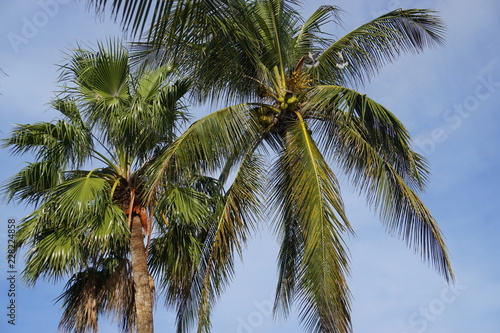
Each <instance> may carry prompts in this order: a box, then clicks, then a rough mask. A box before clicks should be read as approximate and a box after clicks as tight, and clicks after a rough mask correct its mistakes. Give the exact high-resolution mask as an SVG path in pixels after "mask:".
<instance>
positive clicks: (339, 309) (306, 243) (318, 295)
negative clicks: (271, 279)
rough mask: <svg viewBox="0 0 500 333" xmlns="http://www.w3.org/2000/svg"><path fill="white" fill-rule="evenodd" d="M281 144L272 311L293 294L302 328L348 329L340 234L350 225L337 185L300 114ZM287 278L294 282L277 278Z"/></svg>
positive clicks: (344, 258) (286, 303)
mask: <svg viewBox="0 0 500 333" xmlns="http://www.w3.org/2000/svg"><path fill="white" fill-rule="evenodd" d="M284 144H285V146H284V148H283V151H282V152H281V154H280V156H279V158H278V160H277V162H276V165H275V167H274V170H275V174H274V175H273V178H272V181H273V183H272V188H273V202H274V206H273V208H274V209H275V211H277V212H279V216H278V217H277V219H278V225H277V230H278V232H279V234H280V236H281V237H283V240H284V242H283V245H282V248H281V251H280V255H282V256H283V257H280V272H281V274H280V281H279V283H278V290H277V297H278V298H277V300H276V303H275V309H277V310H279V309H284V310H285V311H284V313H285V314H286V313H287V311H288V307H289V304H290V301H291V299H290V298H291V297H294V300H295V301H298V303H299V306H300V314H301V319H302V321H303V323H304V325H305V327H306V328H307V329H308V331H311V332H349V331H350V326H351V324H350V314H349V313H350V306H349V303H350V300H349V299H350V295H349V291H348V288H347V284H346V280H345V275H346V274H348V255H347V252H346V251H345V249H344V246H345V244H344V241H343V239H342V236H343V235H344V234H345V233H346V232H350V231H351V227H350V225H349V222H348V221H347V217H346V216H345V212H344V206H343V203H342V199H341V196H340V192H339V185H338V183H337V180H336V178H335V175H334V174H333V172H332V171H331V170H330V168H329V167H328V164H327V163H326V162H325V161H324V159H323V157H322V155H321V153H320V151H319V150H318V148H317V147H316V144H315V143H314V141H313V140H312V138H311V136H310V134H309V133H308V129H307V125H306V123H305V122H304V120H303V119H302V117H301V116H300V115H299V116H298V119H297V120H296V121H295V122H293V123H290V124H289V127H288V132H287V133H286V134H285V138H284ZM291 240H293V241H299V242H302V243H299V244H290V241H291ZM286 245H289V246H290V247H289V248H288V247H286ZM292 270H295V272H292ZM287 278H292V279H295V280H291V281H287V280H282V279H287Z"/></svg>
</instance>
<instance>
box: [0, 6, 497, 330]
mask: <svg viewBox="0 0 500 333" xmlns="http://www.w3.org/2000/svg"><path fill="white" fill-rule="evenodd" d="M322 4H334V5H337V6H339V7H341V8H342V9H343V10H344V13H343V14H342V18H343V27H342V29H339V30H337V29H335V30H332V33H334V34H335V35H337V36H338V37H340V36H342V34H343V33H347V32H348V31H350V30H352V29H354V28H355V27H357V26H359V25H361V24H363V23H365V22H367V21H369V20H371V19H373V18H375V17H377V16H379V15H381V14H383V13H385V12H388V11H390V10H393V9H396V8H400V7H402V8H433V9H436V10H438V11H439V13H440V15H441V16H442V18H443V20H444V21H445V23H446V25H447V41H446V44H445V45H443V46H441V47H438V48H436V49H432V50H426V51H425V52H424V53H423V54H419V55H402V56H401V57H400V58H399V59H398V60H396V61H395V62H394V63H393V64H388V65H387V66H386V67H384V68H383V69H382V70H381V71H380V73H379V75H378V76H376V77H375V78H374V79H373V80H371V82H369V83H367V84H366V86H364V87H359V90H361V91H363V92H364V93H366V94H367V95H368V96H369V97H371V98H373V99H374V100H376V101H378V102H379V103H381V104H382V105H384V106H386V107H388V108H389V110H391V111H392V112H394V113H395V114H396V115H397V116H398V117H399V119H401V120H402V121H403V123H404V124H405V125H406V127H407V128H408V130H409V131H410V133H411V135H412V137H413V139H414V147H415V148H416V150H417V151H419V152H421V153H422V154H424V155H425V156H426V157H427V158H428V160H429V163H430V166H431V171H432V176H431V179H430V183H429V186H428V189H427V191H426V193H425V194H424V195H423V196H422V199H423V201H424V202H425V203H426V205H427V206H428V207H429V209H430V210H431V212H432V213H433V215H434V217H435V218H436V220H437V221H438V222H439V224H440V227H441V230H442V232H443V233H444V235H445V237H446V243H447V246H448V249H449V252H450V256H451V262H452V265H453V269H454V272H455V276H456V282H455V284H454V285H447V284H446V283H445V281H444V280H443V279H442V277H440V276H439V275H438V274H437V273H436V272H435V271H433V270H432V269H431V268H430V267H428V266H427V265H426V264H425V263H422V262H421V260H420V259H419V257H418V256H417V255H415V254H414V253H412V251H411V250H409V249H408V248H406V246H405V244H404V243H403V242H401V241H400V240H399V239H395V238H393V237H391V236H390V235H388V234H387V233H386V232H385V230H384V227H383V226H382V224H381V223H380V222H379V220H378V218H377V216H376V215H375V214H374V213H373V212H371V211H370V210H369V209H367V208H366V205H365V200H364V199H363V198H360V197H358V195H357V194H356V192H355V191H353V190H352V188H350V187H349V184H347V183H345V182H343V195H344V199H345V204H346V206H347V213H348V217H349V218H350V221H351V224H352V225H353V228H354V230H355V232H356V235H355V236H354V237H352V238H350V239H349V240H348V246H349V249H350V254H351V276H350V278H349V284H350V289H351V292H352V295H353V303H352V316H353V327H354V332H359V333H364V332H369V333H422V332H426V333H442V332H453V333H469V332H481V333H498V332H500V300H499V295H500V265H499V259H500V218H499V215H498V207H499V206H500V196H499V191H498V188H500V174H499V172H498V170H499V167H500V153H499V148H498V142H500V131H499V130H498V124H499V123H500V112H499V111H500V109H499V107H500V35H499V34H498V31H499V28H500V2H498V0H477V1H464V0H455V1H451V0H437V1H426V0H423V1H416V0H414V1H412V0H374V1H356V0H351V1H348V0H339V1H333V2H332V1H325V0H323V1H320V0H314V1H305V5H304V9H303V10H304V12H305V13H310V12H312V10H313V9H315V8H316V7H318V6H319V5H322ZM122 36H123V35H122V32H121V30H120V27H119V26H118V25H117V24H115V23H114V22H113V21H112V20H110V19H109V18H107V17H106V18H104V19H98V18H96V16H95V15H94V13H92V12H88V11H86V10H85V1H75V0H24V1H13V0H3V1H1V3H0V68H2V69H3V71H5V73H6V74H7V75H8V76H6V75H3V74H2V73H1V72H0V93H1V95H0V115H1V120H2V121H1V122H0V131H1V132H0V136H1V137H2V138H4V137H6V136H7V135H8V133H9V132H10V131H11V129H12V127H13V124H16V123H19V124H22V123H33V122H36V121H41V120H43V121H50V120H52V119H54V117H55V116H56V114H55V113H54V112H53V111H51V110H50V108H49V106H48V102H49V101H50V99H51V97H53V92H54V91H57V90H58V86H57V82H56V81H57V75H58V73H57V66H56V64H58V63H61V62H62V61H63V60H64V59H65V57H66V56H65V52H67V51H68V50H70V49H71V48H72V47H74V46H75V45H76V44H77V42H80V43H81V42H83V43H90V44H91V43H95V42H96V41H98V40H102V39H104V38H107V37H122ZM210 111H214V110H212V109H210V108H208V107H207V108H202V109H198V111H197V113H196V114H195V116H197V117H199V116H201V115H203V114H207V113H209V112H210ZM23 161H25V159H24V158H23V157H12V156H10V154H9V153H8V151H6V150H0V175H1V177H0V178H1V180H2V181H3V180H4V179H6V178H7V177H9V176H10V175H12V174H14V173H15V172H16V171H18V170H19V169H20V168H21V167H22V162H23ZM0 212H1V213H0V332H4V333H10V332H16V333H27V332H33V331H35V330H36V331H37V332H56V331H57V325H58V321H59V318H60V315H61V311H60V307H59V305H54V301H53V300H54V299H55V298H56V297H57V296H58V295H59V294H60V292H61V291H62V287H63V284H56V285H52V284H48V283H44V282H40V283H38V284H37V285H36V286H35V287H34V288H27V287H26V286H25V285H23V283H22V281H21V279H20V271H21V270H22V268H23V264H22V260H21V258H18V260H17V261H16V267H15V268H14V269H15V271H16V272H17V273H15V274H11V273H8V271H9V268H8V267H7V260H6V259H4V258H5V248H6V241H7V235H8V226H9V225H10V224H11V223H9V221H11V220H15V221H17V220H19V219H21V218H22V217H23V216H25V215H27V214H28V213H29V211H28V210H26V209H25V207H23V206H14V205H6V204H4V203H3V204H2V206H1V208H0ZM277 252H278V250H277V246H276V240H275V238H274V235H273V234H272V233H271V232H270V231H269V228H268V226H267V225H266V224H265V223H264V224H263V225H262V227H261V230H260V231H259V232H258V233H256V234H255V235H254V237H253V238H252V239H251V240H250V241H249V243H248V247H247V249H246V250H245V252H244V258H243V259H244V260H243V262H242V263H240V262H239V263H238V265H237V267H236V275H235V278H234V280H233V283H232V285H231V287H230V288H229V289H228V290H227V292H226V293H225V294H224V295H223V297H222V298H221V300H220V302H219V303H218V305H217V306H216V308H215V311H214V313H213V318H212V322H213V329H212V331H213V332H214V333H257V332H259V333H270V332H274V333H284V332H287V333H288V332H291V333H295V332H303V329H302V327H301V326H300V323H299V321H298V320H297V312H293V313H291V314H290V317H289V318H288V320H286V321H284V320H279V321H276V320H274V319H273V318H272V315H271V311H270V306H271V304H272V300H273V291H274V288H275V285H276V278H277V273H276V257H277ZM11 275H14V277H15V280H16V288H15V289H16V297H15V304H16V316H15V325H11V324H9V323H8V320H10V318H9V317H8V316H7V314H8V313H9V311H10V310H9V309H8V308H7V307H8V306H9V304H10V301H11V299H13V298H12V297H10V296H9V295H8V293H9V291H8V290H9V288H10V280H9V278H11V277H12V276H11ZM173 320H174V316H173V313H172V311H169V310H166V309H165V308H164V307H162V305H161V302H159V304H158V306H157V309H156V311H155V331H156V332H172V331H173V330H174V321H173ZM101 332H109V333H115V332H118V330H117V328H116V325H115V323H113V322H112V321H109V320H108V321H106V320H105V321H103V322H102V323H101Z"/></svg>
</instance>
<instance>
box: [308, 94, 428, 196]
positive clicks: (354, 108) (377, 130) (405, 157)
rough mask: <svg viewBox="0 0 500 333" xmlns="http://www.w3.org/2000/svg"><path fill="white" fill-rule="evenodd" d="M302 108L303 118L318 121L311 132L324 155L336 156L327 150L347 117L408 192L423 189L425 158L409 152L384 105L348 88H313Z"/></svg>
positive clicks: (404, 136)
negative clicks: (314, 134)
mask: <svg viewBox="0 0 500 333" xmlns="http://www.w3.org/2000/svg"><path fill="white" fill-rule="evenodd" d="M305 109H307V110H308V111H306V113H305V114H306V115H305V116H306V117H310V118H313V119H316V120H318V121H317V122H315V126H314V129H315V131H316V132H317V133H318V137H319V140H320V143H321V145H322V146H323V147H324V151H325V152H326V154H327V155H329V156H334V155H335V154H337V151H336V150H334V149H331V147H333V146H335V140H337V136H338V135H339V133H338V131H341V130H342V126H343V125H344V121H345V119H346V118H347V119H349V120H350V121H351V125H352V126H354V127H355V129H356V130H357V131H359V134H360V135H362V137H363V138H364V139H365V140H366V141H367V142H369V143H370V144H371V145H372V146H373V147H374V149H376V150H377V151H378V153H379V154H380V155H381V156H382V157H383V158H384V159H385V160H386V161H387V162H388V163H390V164H391V165H393V167H394V168H395V169H396V171H397V172H398V173H399V174H400V175H401V177H403V179H404V180H405V182H407V184H408V185H409V186H410V187H411V188H412V189H414V190H416V191H423V190H424V188H425V186H426V184H427V180H428V173H429V171H428V170H427V164H426V162H425V159H424V158H423V157H421V156H419V155H418V154H417V153H415V152H414V151H413V150H412V149H411V139H410V135H409V133H408V131H407V129H406V128H405V127H404V125H403V124H402V123H401V122H400V121H399V120H398V119H397V118H396V116H395V115H394V114H393V113H392V112H390V111H389V110H387V109H386V108H385V107H384V106H382V105H380V104H378V103H377V102H375V101H374V100H372V99H371V98H369V97H367V96H366V95H363V94H361V93H359V92H357V91H354V90H352V89H348V88H345V87H341V86H317V87H316V88H315V89H314V90H312V91H311V92H310V99H309V101H308V104H307V105H306V106H305Z"/></svg>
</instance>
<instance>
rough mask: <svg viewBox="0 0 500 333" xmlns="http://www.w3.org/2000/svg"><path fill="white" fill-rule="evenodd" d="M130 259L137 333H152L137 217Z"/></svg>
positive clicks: (149, 302)
mask: <svg viewBox="0 0 500 333" xmlns="http://www.w3.org/2000/svg"><path fill="white" fill-rule="evenodd" d="M130 257H131V261H132V275H133V279H134V287H135V312H136V327H137V333H153V298H152V295H151V287H150V284H149V277H150V276H149V271H148V266H147V259H146V251H145V248H144V241H143V234H142V223H141V219H140V217H139V216H138V215H135V216H134V217H133V219H132V226H131V244H130Z"/></svg>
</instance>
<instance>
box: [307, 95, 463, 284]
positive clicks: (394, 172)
mask: <svg viewBox="0 0 500 333" xmlns="http://www.w3.org/2000/svg"><path fill="white" fill-rule="evenodd" d="M316 89H317V90H316V91H315V94H314V96H312V97H311V100H310V105H309V106H308V107H311V112H310V113H306V114H307V115H308V116H311V117H318V118H317V119H319V120H318V121H317V122H315V124H314V125H315V126H314V130H315V132H316V133H318V135H319V138H320V140H321V141H320V142H321V144H322V146H323V147H324V150H325V152H326V153H327V154H328V155H329V156H330V157H331V158H332V159H333V160H335V161H337V162H339V165H340V166H341V168H342V169H343V170H344V171H345V172H346V174H347V175H349V176H350V179H351V181H352V182H353V184H354V186H355V188H357V189H358V190H359V191H360V193H362V194H364V195H365V196H366V197H367V199H368V202H369V204H370V205H371V206H372V207H373V208H374V209H375V211H379V212H380V216H381V219H382V221H383V222H384V223H385V224H386V227H387V231H388V232H389V233H391V234H395V235H397V236H399V237H400V238H402V239H403V240H405V241H406V242H407V244H408V246H409V247H411V248H412V249H413V250H414V251H415V252H419V253H420V255H421V256H422V258H423V259H424V260H425V261H427V262H428V263H430V264H431V265H433V266H434V268H436V270H437V271H438V272H440V273H441V274H443V276H444V277H445V278H446V279H447V280H450V279H453V273H452V270H451V266H450V262H449V258H448V254H447V251H446V247H445V245H444V241H443V239H442V236H441V233H440V231H439V228H438V226H437V223H436V221H435V220H434V218H433V217H432V215H431V214H430V212H429V211H428V209H427V208H426V207H425V205H424V204H423V203H422V201H421V200H420V199H419V198H418V196H417V193H418V192H422V191H423V190H424V189H425V186H426V183H427V178H428V173H429V171H428V169H427V163H426V161H425V159H424V158H423V157H422V156H420V155H419V154H417V153H415V152H414V151H413V150H412V149H411V144H410V137H409V134H408V132H407V130H406V129H405V128H404V126H403V125H402V124H401V123H400V122H399V120H397V118H396V117H395V116H394V115H393V114H392V113H391V112H389V111H388V110H387V109H386V108H384V107H383V106H382V105H380V104H378V103H376V102H375V101H373V100H371V99H370V98H368V97H367V96H366V95H361V94H360V93H358V92H355V91H353V90H350V89H346V88H344V87H339V86H319V87H317V88H316ZM315 110H321V111H318V112H316V111H315ZM417 235H418V236H417Z"/></svg>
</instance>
